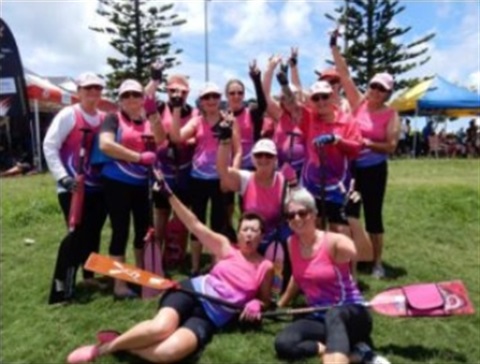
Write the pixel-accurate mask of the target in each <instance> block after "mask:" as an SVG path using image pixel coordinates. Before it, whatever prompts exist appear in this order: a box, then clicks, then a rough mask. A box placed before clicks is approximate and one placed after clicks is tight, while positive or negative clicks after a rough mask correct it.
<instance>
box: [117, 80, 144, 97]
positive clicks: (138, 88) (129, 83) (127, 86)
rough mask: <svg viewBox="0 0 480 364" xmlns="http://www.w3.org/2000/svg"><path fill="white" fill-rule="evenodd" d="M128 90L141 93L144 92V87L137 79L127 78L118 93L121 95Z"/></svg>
mask: <svg viewBox="0 0 480 364" xmlns="http://www.w3.org/2000/svg"><path fill="white" fill-rule="evenodd" d="M128 91H133V92H140V93H141V94H143V87H142V85H141V84H140V82H138V81H136V80H132V79H129V80H125V81H123V82H122V84H121V85H120V88H119V89H118V95H119V96H121V95H122V94H123V93H125V92H128Z"/></svg>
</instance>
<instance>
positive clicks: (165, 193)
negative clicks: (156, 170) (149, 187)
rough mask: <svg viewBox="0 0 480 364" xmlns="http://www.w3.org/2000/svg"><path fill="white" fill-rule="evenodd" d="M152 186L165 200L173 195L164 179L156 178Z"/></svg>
mask: <svg viewBox="0 0 480 364" xmlns="http://www.w3.org/2000/svg"><path fill="white" fill-rule="evenodd" d="M153 188H154V190H155V191H157V192H158V194H159V195H160V196H162V197H163V198H164V199H166V200H168V199H169V198H170V197H172V195H173V192H172V190H171V189H170V186H169V185H168V183H167V182H166V181H165V180H164V179H161V180H158V179H157V180H156V182H155V186H154V187H153Z"/></svg>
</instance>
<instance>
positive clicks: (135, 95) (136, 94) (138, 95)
mask: <svg viewBox="0 0 480 364" xmlns="http://www.w3.org/2000/svg"><path fill="white" fill-rule="evenodd" d="M130 97H133V98H135V99H139V98H142V97H143V94H142V93H141V92H136V91H127V92H124V93H123V94H121V95H120V98H121V99H128V98H130Z"/></svg>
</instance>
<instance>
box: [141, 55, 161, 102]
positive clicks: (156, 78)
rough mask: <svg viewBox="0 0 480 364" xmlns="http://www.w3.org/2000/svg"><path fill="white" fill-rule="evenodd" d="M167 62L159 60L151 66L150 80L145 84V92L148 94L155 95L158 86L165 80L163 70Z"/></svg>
mask: <svg viewBox="0 0 480 364" xmlns="http://www.w3.org/2000/svg"><path fill="white" fill-rule="evenodd" d="M164 69H165V64H164V63H163V62H161V61H157V62H155V63H153V64H152V65H151V66H150V81H148V83H147V86H145V94H146V95H148V96H155V93H156V92H157V89H158V86H160V83H161V82H162V80H163V70H164Z"/></svg>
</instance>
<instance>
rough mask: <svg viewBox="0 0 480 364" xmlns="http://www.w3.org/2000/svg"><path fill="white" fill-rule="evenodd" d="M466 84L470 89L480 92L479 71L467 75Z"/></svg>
mask: <svg viewBox="0 0 480 364" xmlns="http://www.w3.org/2000/svg"><path fill="white" fill-rule="evenodd" d="M466 86H467V87H468V88H469V89H470V90H476V91H477V92H478V93H480V71H477V72H473V73H472V74H470V75H469V76H468V79H467V83H466Z"/></svg>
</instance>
